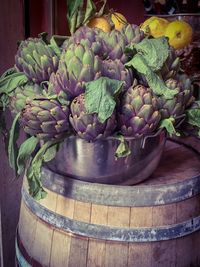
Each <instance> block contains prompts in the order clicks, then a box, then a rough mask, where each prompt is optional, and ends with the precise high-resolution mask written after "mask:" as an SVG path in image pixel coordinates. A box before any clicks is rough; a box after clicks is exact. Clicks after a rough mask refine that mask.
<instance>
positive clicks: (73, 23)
mask: <svg viewBox="0 0 200 267" xmlns="http://www.w3.org/2000/svg"><path fill="white" fill-rule="evenodd" d="M82 6H83V0H67V20H68V25H69V29H70V32H71V34H73V33H74V32H75V30H76V29H77V19H78V15H79V16H80V14H79V11H80V9H81V8H82Z"/></svg>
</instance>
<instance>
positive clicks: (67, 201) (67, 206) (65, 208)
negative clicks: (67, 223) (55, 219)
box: [56, 195, 75, 219]
mask: <svg viewBox="0 0 200 267" xmlns="http://www.w3.org/2000/svg"><path fill="white" fill-rule="evenodd" d="M74 203H75V201H74V200H73V199H71V198H67V197H64V196H62V195H58V198H57V208H56V213H58V214H60V215H63V216H65V217H67V218H70V219H72V218H73V216H74Z"/></svg>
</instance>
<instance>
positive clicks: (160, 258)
mask: <svg viewBox="0 0 200 267" xmlns="http://www.w3.org/2000/svg"><path fill="white" fill-rule="evenodd" d="M175 223H176V203H175V204H169V205H163V206H156V207H153V209H152V226H166V227H167V226H168V225H171V224H175ZM151 251H152V262H151V264H152V266H154V267H163V266H170V267H175V259H176V240H169V241H161V242H153V243H152V244H151Z"/></svg>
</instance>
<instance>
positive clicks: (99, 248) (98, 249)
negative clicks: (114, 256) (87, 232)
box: [87, 204, 108, 267]
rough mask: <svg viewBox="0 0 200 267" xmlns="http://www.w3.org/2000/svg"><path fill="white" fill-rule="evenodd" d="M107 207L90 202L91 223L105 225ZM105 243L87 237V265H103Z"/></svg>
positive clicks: (91, 266)
mask: <svg viewBox="0 0 200 267" xmlns="http://www.w3.org/2000/svg"><path fill="white" fill-rule="evenodd" d="M107 217H108V207H107V206H103V205H102V206H101V205H95V204H92V209H91V223H93V224H99V225H107ZM105 253H106V244H105V241H104V240H95V239H89V245H88V259H87V267H98V266H101V267H104V266H105Z"/></svg>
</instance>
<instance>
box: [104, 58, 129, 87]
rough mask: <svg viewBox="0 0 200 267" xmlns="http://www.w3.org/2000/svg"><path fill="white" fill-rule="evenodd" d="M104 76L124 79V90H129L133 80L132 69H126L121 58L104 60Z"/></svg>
mask: <svg viewBox="0 0 200 267" xmlns="http://www.w3.org/2000/svg"><path fill="white" fill-rule="evenodd" d="M102 76H105V77H108V78H110V79H115V80H119V81H124V87H123V88H124V90H127V89H128V88H129V87H130V86H131V85H132V82H133V73H132V70H131V69H130V68H129V69H126V68H125V66H124V64H122V63H121V61H120V60H119V59H116V60H111V59H108V60H104V61H103V66H102Z"/></svg>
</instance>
